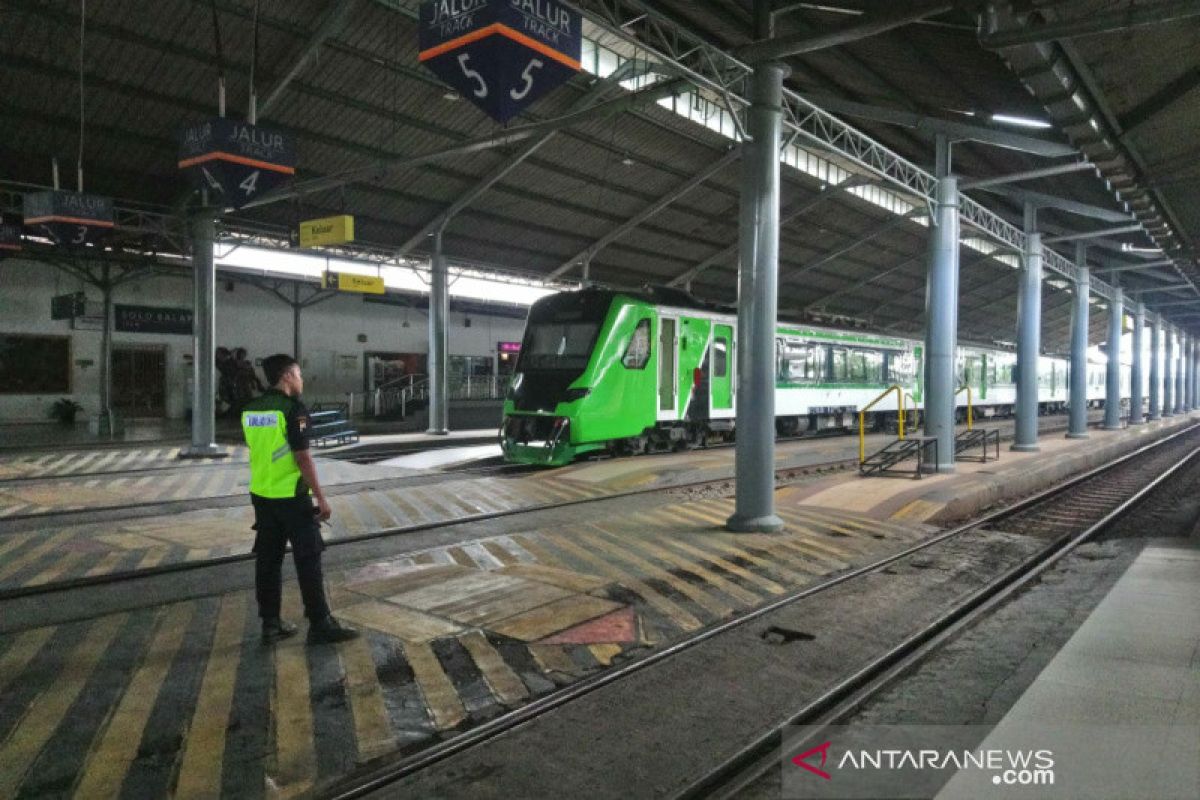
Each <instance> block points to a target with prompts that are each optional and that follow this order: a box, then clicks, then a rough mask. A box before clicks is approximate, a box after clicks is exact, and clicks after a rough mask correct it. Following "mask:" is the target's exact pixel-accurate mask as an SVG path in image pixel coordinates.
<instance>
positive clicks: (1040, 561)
mask: <svg viewBox="0 0 1200 800" xmlns="http://www.w3.org/2000/svg"><path fill="white" fill-rule="evenodd" d="M1197 432H1200V425H1193V426H1190V427H1188V428H1186V429H1184V430H1182V431H1179V432H1177V433H1175V434H1172V435H1171V436H1169V437H1165V438H1164V439H1161V440H1159V441H1157V442H1154V443H1151V444H1149V445H1146V446H1144V447H1142V448H1140V449H1138V450H1136V451H1133V452H1132V453H1129V454H1126V455H1124V456H1121V457H1119V458H1117V459H1114V460H1113V461H1110V462H1109V463H1107V464H1104V465H1102V466H1100V467H1098V468H1096V469H1093V470H1090V471H1089V472H1086V473H1084V474H1082V475H1078V476H1075V477H1073V478H1070V479H1068V480H1066V481H1063V482H1061V483H1059V484H1057V485H1055V486H1053V487H1051V488H1049V489H1047V490H1045V491H1042V492H1039V493H1037V494H1035V495H1033V496H1031V497H1028V498H1025V499H1024V500H1021V501H1019V502H1018V503H1015V504H1013V505H1010V506H1008V507H1005V508H1003V509H999V510H997V511H994V512H992V513H990V514H987V515H985V516H983V517H981V518H979V519H977V520H974V521H971V522H969V523H967V524H964V525H961V526H958V527H955V528H953V529H950V530H947V531H944V532H942V533H939V534H937V535H936V536H933V537H932V538H930V539H928V540H926V541H924V542H921V543H919V544H917V545H914V546H912V547H909V548H907V549H905V550H903V551H901V552H899V553H895V554H892V555H890V556H887V557H885V558H882V559H879V560H877V561H874V562H872V563H869V564H866V565H864V566H861V567H859V568H856V569H853V570H850V571H848V572H845V573H842V574H840V575H836V576H834V577H832V578H830V579H828V580H826V581H824V582H822V583H819V584H816V585H813V586H809V587H806V588H805V589H803V590H800V591H798V592H794V593H791V594H789V595H786V596H783V597H781V598H780V599H778V600H776V601H774V602H772V603H770V604H768V605H765V606H762V607H759V608H757V609H755V610H754V611H751V612H749V613H746V614H743V615H741V616H739V617H736V618H734V619H731V620H728V621H726V622H723V623H720V624H717V625H715V626H712V627H710V628H708V629H706V630H704V631H702V632H700V633H699V634H697V635H695V636H693V637H691V638H689V639H686V640H683V641H680V642H677V643H675V644H673V645H671V646H669V647H667V648H664V649H662V650H659V651H656V652H654V653H651V654H649V655H647V656H645V657H643V658H641V659H640V660H637V661H633V662H629V663H627V664H625V665H622V666H620V667H615V668H613V669H610V670H608V671H606V672H604V673H601V674H599V675H597V676H595V677H593V678H589V679H585V680H584V681H581V682H579V683H577V684H573V685H571V686H568V687H566V688H564V689H562V690H561V691H559V692H556V693H554V694H551V695H548V696H546V697H543V698H540V699H538V700H535V701H534V702H532V703H530V704H528V705H526V706H523V707H521V708H518V709H516V710H514V711H512V712H510V713H508V714H506V715H504V716H502V717H498V718H496V719H494V720H491V721H490V722H487V723H484V724H483V725H481V726H479V727H477V728H474V729H472V730H470V731H467V732H466V733H464V734H462V735H460V736H458V737H455V738H454V739H451V740H448V741H446V742H443V743H441V744H438V745H435V746H434V747H431V748H429V749H426V750H424V751H422V752H420V753H417V754H415V755H412V756H408V757H406V758H403V759H400V760H397V761H394V762H393V763H391V764H387V765H384V766H381V767H379V768H377V769H376V770H374V771H372V772H369V773H364V774H360V775H358V776H356V777H354V778H353V779H347V780H346V781H343V782H341V783H339V784H336V785H334V786H331V787H329V788H328V789H327V790H326V791H325V792H324V793H323V794H322V796H323V797H327V798H331V800H350V799H351V798H360V797H365V796H368V795H371V794H373V793H376V792H384V791H388V790H389V789H390V787H391V786H392V784H394V783H396V782H397V781H400V780H402V779H404V778H406V777H408V776H412V775H415V774H416V773H419V772H421V771H422V770H426V769H428V768H430V767H432V766H433V765H435V764H437V763H438V762H440V761H443V760H445V759H447V758H450V757H451V756H454V755H455V754H458V753H462V752H464V751H466V750H469V749H471V748H476V747H481V746H484V745H486V743H487V742H489V741H491V740H493V739H496V738H497V737H499V736H501V735H503V734H505V733H507V732H509V731H512V730H513V729H515V728H517V727H518V726H521V725H523V724H525V723H528V722H530V721H532V720H534V719H536V718H537V717H540V716H542V715H544V714H547V713H548V712H550V711H552V710H553V709H555V708H558V707H560V706H562V705H564V704H566V703H569V702H572V701H574V700H577V699H579V698H580V697H582V696H584V695H586V694H588V693H590V692H594V691H596V690H598V689H601V688H602V687H605V686H608V685H610V684H613V683H615V682H617V681H620V680H623V679H624V678H626V677H628V676H629V675H631V674H633V673H636V672H640V671H642V670H647V669H652V668H654V667H655V666H656V665H661V664H663V663H665V662H666V661H668V660H670V659H672V658H676V657H678V656H680V655H681V654H683V653H684V652H685V651H687V650H689V649H690V648H692V647H695V646H696V645H698V644H700V643H701V642H704V641H707V640H710V639H713V638H714V637H718V636H721V635H723V634H726V633H729V632H731V631H733V630H735V629H738V628H741V627H743V626H746V625H749V624H750V623H752V622H754V621H756V620H760V619H761V618H762V617H764V616H766V615H768V614H771V613H772V612H775V611H778V610H780V609H782V608H784V607H786V606H789V605H791V604H794V603H797V602H799V601H801V600H805V599H810V598H813V597H815V596H818V595H820V594H821V593H822V592H827V591H829V590H830V589H832V588H834V587H837V586H843V585H845V584H847V583H849V582H852V581H855V580H858V579H860V578H863V577H864V576H868V575H872V574H874V573H879V572H882V571H885V570H886V568H888V567H889V566H890V565H892V564H895V563H896V562H898V561H900V560H901V559H906V558H909V557H910V556H913V555H915V554H918V553H922V554H924V553H929V552H935V551H936V549H937V548H939V547H941V546H944V545H947V544H948V543H950V542H952V541H953V540H955V539H959V538H961V537H964V536H966V535H968V534H976V535H983V536H986V535H987V534H988V532H989V531H992V532H995V531H1003V532H1004V533H1005V535H1011V533H1013V532H1017V531H1025V532H1026V533H1032V534H1033V535H1034V536H1036V537H1038V538H1040V539H1043V540H1045V545H1044V546H1042V547H1041V548H1040V549H1038V550H1037V552H1036V553H1035V554H1034V555H1033V556H1031V557H1029V558H1027V559H1025V560H1024V561H1023V562H1022V563H1020V564H1019V566H1017V567H1015V568H1011V569H1009V570H1007V571H1006V572H1004V573H1002V574H999V575H996V576H994V578H993V579H992V580H991V581H989V582H988V583H987V584H986V585H985V586H983V587H982V588H981V589H979V590H977V591H975V592H974V593H972V594H971V595H969V596H968V597H967V598H966V599H965V600H964V601H963V602H961V603H959V604H957V605H955V606H954V607H953V608H948V609H946V610H945V611H944V612H943V613H942V614H941V615H940V616H939V617H938V619H937V620H936V621H934V622H933V623H932V624H930V625H927V626H925V627H924V628H922V629H921V630H920V631H918V632H917V633H915V634H913V635H911V636H909V637H908V638H906V639H905V640H903V641H902V642H900V643H899V644H898V645H896V646H894V647H892V648H890V649H889V650H887V651H886V652H884V653H882V654H880V655H879V656H878V657H877V658H875V659H874V660H873V661H872V662H871V663H870V664H868V665H867V666H865V667H863V668H862V669H860V670H858V671H857V672H855V673H854V674H853V675H851V676H849V677H847V678H846V679H844V680H842V681H841V682H839V683H838V684H837V685H834V686H832V687H830V688H829V689H828V690H827V691H825V692H823V693H822V694H821V695H820V696H819V697H817V698H816V699H815V700H813V701H811V702H808V703H806V704H805V705H804V706H803V707H802V708H799V709H797V710H796V711H795V713H794V714H792V715H791V716H790V717H789V718H788V719H787V720H785V721H784V722H783V723H782V724H780V725H778V726H775V727H773V728H772V729H771V730H769V731H768V732H766V733H764V734H763V735H762V736H761V737H760V738H758V739H757V740H755V741H753V742H751V743H750V744H749V745H747V746H745V747H743V748H742V749H740V750H739V751H738V752H737V753H735V754H734V755H732V756H731V757H729V758H727V759H725V760H723V761H721V762H720V763H719V764H718V765H717V766H716V767H715V768H714V769H712V770H711V771H709V772H708V773H706V774H704V775H702V776H701V777H700V778H698V779H697V780H696V781H695V782H694V783H692V784H691V785H690V786H688V787H687V788H686V789H685V790H683V791H682V792H680V793H679V794H677V795H676V796H677V797H679V798H699V797H711V796H714V795H715V796H720V797H732V796H734V795H736V794H737V792H738V791H739V790H740V789H742V788H744V787H745V786H747V785H748V784H749V783H751V782H753V781H754V780H755V779H757V778H758V777H759V776H760V775H762V774H763V773H764V772H765V771H766V770H770V769H774V768H777V767H778V746H779V741H780V735H781V731H783V730H784V729H785V728H787V727H789V726H792V725H828V724H832V723H833V722H834V721H836V720H837V719H839V718H841V717H842V716H844V715H845V714H847V713H849V712H850V711H852V710H853V709H856V708H858V707H859V706H860V705H861V704H862V703H863V702H865V700H866V699H868V698H869V697H870V696H872V695H873V694H875V693H876V692H878V691H879V690H880V689H881V688H882V687H884V686H886V685H887V684H888V683H889V682H890V681H891V680H892V679H893V678H894V677H895V676H897V675H899V674H900V673H902V672H903V671H905V670H906V669H908V668H909V667H910V666H911V665H912V664H913V663H915V662H916V661H918V660H919V659H920V658H922V657H924V656H925V655H927V654H928V653H929V652H931V651H932V650H933V649H935V648H936V647H938V646H939V645H940V644H941V643H943V642H945V641H946V640H948V639H949V638H951V637H952V636H954V635H955V634H956V633H957V632H959V631H960V630H962V629H963V628H964V627H966V626H968V625H970V624H971V623H972V622H973V621H974V620H976V619H978V618H979V617H980V616H982V615H984V614H986V613H988V612H989V611H990V610H992V609H993V608H995V607H996V606H997V605H999V604H1000V603H1002V602H1004V600H1005V599H1007V598H1008V597H1009V596H1011V595H1012V594H1013V593H1014V592H1017V591H1019V590H1020V589H1021V588H1022V587H1024V586H1025V585H1027V584H1028V583H1030V582H1031V581H1033V580H1035V579H1036V578H1037V577H1038V576H1039V575H1040V574H1041V573H1042V572H1043V571H1045V570H1046V569H1047V568H1049V567H1050V566H1052V565H1053V564H1054V563H1056V562H1057V561H1058V560H1059V559H1061V558H1062V557H1063V556H1064V555H1066V554H1067V553H1069V552H1070V551H1071V550H1073V549H1074V548H1075V547H1077V546H1078V545H1080V544H1082V543H1084V542H1086V541H1087V540H1088V539H1090V538H1092V537H1093V536H1095V535H1097V534H1098V533H1099V532H1101V531H1102V530H1104V529H1105V528H1107V527H1108V526H1109V525H1110V524H1112V523H1113V522H1114V521H1115V520H1117V519H1118V518H1120V517H1121V516H1122V515H1124V514H1126V513H1128V512H1129V511H1130V510H1131V509H1132V508H1134V507H1135V506H1136V505H1137V504H1138V503H1139V502H1140V501H1141V500H1142V499H1143V498H1145V497H1146V496H1147V495H1148V494H1150V493H1151V492H1153V491H1154V490H1155V489H1156V488H1157V487H1158V486H1159V485H1161V484H1162V482H1163V481H1165V480H1167V479H1168V478H1170V476H1171V475H1173V474H1175V472H1176V471H1177V470H1179V469H1180V468H1182V467H1183V466H1184V465H1186V464H1187V463H1188V462H1190V461H1191V460H1192V459H1194V458H1196V457H1197V455H1200V446H1198V442H1197V436H1196V434H1197Z"/></svg>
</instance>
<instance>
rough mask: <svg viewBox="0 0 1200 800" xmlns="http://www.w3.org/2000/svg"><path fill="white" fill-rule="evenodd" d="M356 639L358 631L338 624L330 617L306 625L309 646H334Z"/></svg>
mask: <svg viewBox="0 0 1200 800" xmlns="http://www.w3.org/2000/svg"><path fill="white" fill-rule="evenodd" d="M357 638H358V631H356V630H355V629H354V628H350V627H347V626H345V625H343V624H342V623H340V622H338V621H337V620H336V619H334V618H333V617H332V616H329V617H326V618H325V619H323V620H321V621H319V622H310V623H309V624H308V643H309V644H336V643H337V642H348V641H350V640H351V639H357Z"/></svg>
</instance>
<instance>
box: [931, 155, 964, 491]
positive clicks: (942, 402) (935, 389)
mask: <svg viewBox="0 0 1200 800" xmlns="http://www.w3.org/2000/svg"><path fill="white" fill-rule="evenodd" d="M934 214H935V217H934V224H933V225H930V227H929V277H928V279H927V283H926V291H925V320H926V322H925V435H926V436H932V437H936V438H937V471H938V472H953V471H954V433H955V431H954V410H955V402H954V400H955V398H954V392H955V389H957V388H958V387H957V386H956V383H957V380H956V375H955V368H954V366H955V365H954V354H955V350H956V349H957V347H958V268H959V259H958V256H959V252H958V225H959V222H958V178H956V177H954V176H952V175H945V176H942V177H939V178H938V185H937V206H936V208H935V210H934Z"/></svg>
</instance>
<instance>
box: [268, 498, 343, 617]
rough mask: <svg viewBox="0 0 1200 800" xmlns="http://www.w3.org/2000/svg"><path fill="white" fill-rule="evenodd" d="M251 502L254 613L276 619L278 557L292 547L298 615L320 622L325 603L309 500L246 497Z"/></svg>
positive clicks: (315, 523)
mask: <svg viewBox="0 0 1200 800" xmlns="http://www.w3.org/2000/svg"><path fill="white" fill-rule="evenodd" d="M250 500H251V502H253V504H254V530H255V532H256V534H255V537H254V556H255V562H254V566H255V570H254V590H255V596H256V597H257V599H258V615H259V616H260V617H262V618H263V619H278V618H279V614H280V604H281V603H282V599H283V556H284V552H285V551H286V548H287V545H288V544H289V543H290V544H291V545H292V561H293V562H294V563H295V565H296V577H297V578H299V580H300V596H301V598H303V600H304V616H306V617H308V618H309V619H310V620H314V621H316V620H323V619H325V618H326V617H328V616H329V603H328V601H327V600H326V599H325V576H324V574H323V572H322V571H321V551H322V550H324V549H325V542H324V541H323V540H322V539H321V524H320V522H319V521H318V520H317V517H316V514H315V509H314V508H313V504H312V499H311V498H309V497H307V496H305V497H289V498H284V499H279V500H276V499H271V498H266V497H259V496H258V495H254V494H252V495H250Z"/></svg>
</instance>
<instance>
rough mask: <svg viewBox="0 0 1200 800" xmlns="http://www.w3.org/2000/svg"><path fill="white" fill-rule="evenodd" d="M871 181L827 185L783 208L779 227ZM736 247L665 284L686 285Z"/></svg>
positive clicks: (857, 177) (725, 258)
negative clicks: (814, 195)
mask: <svg viewBox="0 0 1200 800" xmlns="http://www.w3.org/2000/svg"><path fill="white" fill-rule="evenodd" d="M873 182H874V181H872V180H871V179H870V178H864V177H863V176H861V175H853V176H851V177H849V178H847V179H846V180H844V181H842V182H841V183H838V184H834V185H833V186H829V187H827V188H825V189H823V190H822V191H821V192H820V193H819V194H817V196H816V197H810V198H809V199H807V200H805V201H804V202H802V203H800V204H799V205H795V206H792V207H791V208H787V209H785V210H784V212H783V214H782V215H781V216H780V218H779V227H780V228H783V227H784V226H786V225H788V224H789V223H791V222H794V221H795V220H797V219H799V218H800V217H802V216H804V215H805V214H807V213H808V212H809V211H811V210H813V209H814V208H816V207H817V206H819V205H821V204H822V203H824V202H825V201H826V200H829V199H830V198H832V197H833V196H834V195H836V194H838V193H839V192H844V191H847V190H849V189H853V188H854V187H856V186H866V185H868V184H870V183H873ZM737 249H738V243H737V242H734V243H733V244H731V245H728V246H727V247H723V248H721V250H719V251H718V252H716V253H713V254H712V255H711V256H709V257H708V258H706V259H704V260H703V261H701V262H700V263H699V264H697V265H696V266H694V267H692V268H691V269H689V270H687V271H686V272H682V273H680V274H679V275H676V276H675V277H674V278H672V279H671V281H670V282H669V283H668V284H667V285H668V286H683V285H686V284H687V283H688V282H689V281H691V280H692V279H693V278H695V277H696V276H697V275H699V274H700V273H702V272H704V271H705V270H707V269H710V268H712V267H714V266H716V265H717V264H721V263H725V262H727V261H728V260H729V259H730V258H732V257H733V256H734V255H735V254H736V253H737Z"/></svg>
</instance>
